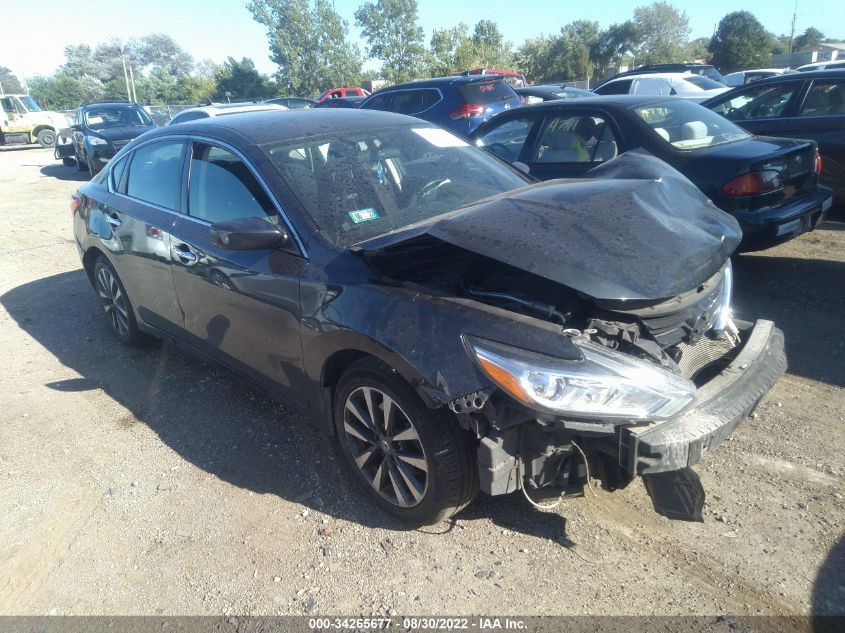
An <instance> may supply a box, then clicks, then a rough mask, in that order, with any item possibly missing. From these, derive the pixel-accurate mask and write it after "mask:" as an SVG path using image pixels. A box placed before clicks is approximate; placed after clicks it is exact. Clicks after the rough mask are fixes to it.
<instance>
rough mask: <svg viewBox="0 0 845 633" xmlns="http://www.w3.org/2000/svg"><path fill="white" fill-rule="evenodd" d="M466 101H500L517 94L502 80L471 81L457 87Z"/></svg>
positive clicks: (483, 103) (484, 102)
mask: <svg viewBox="0 0 845 633" xmlns="http://www.w3.org/2000/svg"><path fill="white" fill-rule="evenodd" d="M458 92H460V93H461V95H462V96H463V98H464V99H466V102H467V103H480V104H481V105H487V104H489V103H501V102H503V101H507V100H509V99H516V98H517V94H516V93H515V92H514V91H513V88H511V87H510V86H509V85H508V84H506V83H505V82H504V81H500V80H496V81H473V82H472V83H468V84H463V85H461V86H459V87H458Z"/></svg>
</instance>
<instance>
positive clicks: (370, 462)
mask: <svg viewBox="0 0 845 633" xmlns="http://www.w3.org/2000/svg"><path fill="white" fill-rule="evenodd" d="M343 428H344V432H345V437H344V440H345V442H346V445H347V447H348V448H349V451H350V453H351V454H352V458H353V459H354V460H355V465H356V466H357V467H358V469H359V470H360V471H361V474H362V475H363V476H364V478H365V479H366V480H367V481H368V482H369V484H370V486H372V488H373V490H375V491H376V492H377V493H378V494H379V495H380V496H381V497H382V498H384V499H386V500H387V501H389V502H390V503H392V504H394V505H397V506H400V507H403V508H409V507H413V506H415V505H417V504H419V503H420V502H421V501H422V500H423V498H424V497H425V494H426V492H427V491H428V460H427V458H426V454H425V450H424V449H423V446H422V442H421V441H420V437H419V435H418V433H417V429H416V428H415V427H414V425H413V423H412V422H411V420H410V418H409V417H408V416H407V415H406V414H405V412H404V411H403V410H402V409H401V407H399V405H398V404H396V402H394V401H393V399H392V398H391V397H390V396H389V395H388V394H386V393H384V392H383V391H381V390H379V389H376V388H375V387H359V388H358V389H356V390H355V391H353V392H352V393H351V394H349V397H348V398H347V399H346V404H345V406H344V409H343Z"/></svg>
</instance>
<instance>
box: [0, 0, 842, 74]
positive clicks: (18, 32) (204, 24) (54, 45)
mask: <svg viewBox="0 0 845 633" xmlns="http://www.w3.org/2000/svg"><path fill="white" fill-rule="evenodd" d="M362 1H363V0H335V5H336V10H337V11H338V13H340V15H341V16H342V17H343V18H344V19H345V20H347V21H348V22H349V28H350V35H351V36H352V38H353V40H355V41H358V42H359V44H360V45H361V48H362V51H363V48H364V46H363V44H364V43H363V41H362V40H361V39H360V35H359V32H358V29H357V28H356V27H355V25H354V22H355V18H354V14H355V10H356V9H357V7H358V6H359V5H360V4H362ZM670 1H671V2H672V4H674V5H675V6H676V7H677V8H679V9H681V10H683V11H685V12H686V13H687V16H688V17H689V22H690V26H691V27H692V34H691V37H692V38H695V37H701V36H710V35H712V34H713V31H714V29H715V26H716V24H717V23H718V22H719V20H720V19H721V18H722V17H723V16H724V15H725V14H727V13H730V12H731V11H736V10H738V9H739V8H742V9H745V10H747V11H750V12H751V13H753V14H754V15H755V16H756V17H757V19H758V20H760V21H761V22H762V23H763V26H764V27H766V29H768V30H769V31H772V32H774V33H775V34H781V33H789V30H790V28H791V22H792V14H793V11H794V10H795V7H796V4H797V19H796V25H795V32H796V34H798V33H801V32H803V31H804V29H806V28H807V27H809V26H815V27H816V28H818V29H820V30H821V31H822V32H823V33H824V34H825V35H826V36H828V37H836V38H842V39H845V11H843V10H842V4H841V0H798V1H797V3H796V0H744V1H743V2H742V3H741V5H739V3H738V2H737V0H706V1H703V0H670ZM418 3H419V16H420V23H421V25H422V27H423V28H424V29H425V32H426V43H428V39H429V38H430V36H431V32H432V30H433V29H435V28H442V27H449V26H454V25H455V24H457V23H458V22H466V23H467V24H469V25H470V26H472V25H473V24H475V23H476V22H477V21H478V20H481V19H490V20H494V21H495V22H497V23H498V25H499V28H500V30H501V31H502V33H503V34H504V36H505V39H506V40H508V41H510V42H513V43H514V44H515V45H517V46H518V45H519V44H521V43H522V42H523V41H524V40H525V39H526V38H528V37H533V36H537V35H540V34H542V33H553V32H557V31H559V30H560V27H562V26H563V25H564V24H567V23H569V22H571V21H573V20H579V19H585V20H593V21H597V22H599V24H600V25H601V26H602V27H607V26H608V25H610V24H613V23H615V22H623V21H625V20H627V19H629V18H631V17H632V15H633V11H634V8H635V7H636V6H639V5H644V4H649V3H650V0H639V1H630V2H621V1H618V0H601V2H575V1H573V0H557V1H554V2H552V1H549V0H546V1H538V0H483V1H482V0H476V1H473V0H464V1H463V2H460V1H458V2H456V1H455V0H418ZM3 4H4V9H3V12H2V13H3V22H4V24H5V28H3V29H2V34H0V66H6V67H8V68H11V69H12V71H13V72H14V73H15V74H16V75H17V76H18V77H19V78H21V79H25V78H27V77H31V76H33V75H37V74H42V75H49V74H51V73H52V72H53V71H55V69H56V68H57V67H58V66H59V65H61V64H62V63H63V62H64V54H63V49H64V47H65V46H66V45H68V44H80V43H86V44H89V45H91V46H92V47H93V46H94V45H96V44H97V43H98V42H102V41H106V40H109V39H111V38H112V37H117V38H120V39H129V38H130V37H138V36H141V35H146V34H148V33H154V32H164V33H168V34H169V35H171V36H173V37H174V38H175V39H176V40H177V41H178V42H179V43H180V44H181V46H182V47H183V48H184V49H185V50H187V51H188V52H189V53H190V54H191V55H193V56H194V58H195V59H197V60H200V59H204V58H209V59H212V60H214V61H216V62H222V61H223V60H225V59H226V57H227V56H230V55H231V56H232V57H235V58H237V59H240V58H241V57H251V58H252V59H253V61H255V65H256V66H257V67H258V69H259V70H260V71H262V72H265V73H267V74H272V73H273V72H274V71H275V65H274V64H273V63H272V62H271V61H270V59H269V50H268V46H267V35H266V31H265V29H264V27H263V26H262V25H260V24H258V23H257V22H255V21H254V20H253V19H252V14H251V13H250V12H249V11H248V10H247V9H246V0H166V1H165V0H141V1H139V0H108V1H104V0H96V1H92V0H77V1H76V2H72V3H68V2H67V1H66V0H61V1H59V0H27V1H17V0H16V1H14V2H12V1H8V2H6V1H4V2H3ZM15 25H18V26H15ZM374 67H377V64H375V63H373V62H370V63H368V64H366V65H365V68H374Z"/></svg>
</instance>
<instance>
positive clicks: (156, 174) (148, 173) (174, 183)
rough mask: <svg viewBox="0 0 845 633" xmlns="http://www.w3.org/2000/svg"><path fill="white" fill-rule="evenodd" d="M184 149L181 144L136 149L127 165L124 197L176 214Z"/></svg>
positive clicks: (160, 144) (162, 142)
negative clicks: (127, 172)
mask: <svg viewBox="0 0 845 633" xmlns="http://www.w3.org/2000/svg"><path fill="white" fill-rule="evenodd" d="M184 148H185V144H184V143H183V142H182V141H161V142H157V143H150V144H148V145H144V146H142V147H139V148H138V149H136V150H135V152H134V154H133V155H132V163H131V164H130V165H129V177H128V179H127V181H126V195H127V196H130V197H132V198H136V199H138V200H141V201H143V202H149V203H150V204H155V205H158V206H160V207H163V208H165V209H171V210H174V211H175V210H178V209H179V196H180V192H181V183H182V152H183V150H184Z"/></svg>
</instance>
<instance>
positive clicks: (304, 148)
mask: <svg viewBox="0 0 845 633" xmlns="http://www.w3.org/2000/svg"><path fill="white" fill-rule="evenodd" d="M262 149H263V150H264V151H265V152H266V153H267V154H268V155H269V157H270V160H271V161H272V163H273V165H274V166H275V167H276V169H277V170H278V172H279V174H280V175H281V176H282V178H284V180H285V181H286V182H287V183H288V185H289V186H290V188H291V189H292V190H293V192H294V194H295V195H296V197H297V198H298V199H299V201H300V203H301V204H302V206H303V207H304V208H305V210H306V211H307V212H308V213H309V214H310V215H311V217H312V218H313V219H314V222H315V223H316V224H317V225H318V226H319V227H320V229H322V231H323V232H324V234H325V235H326V236H327V237H328V238H329V239H330V240H332V241H333V242H334V243H335V244H337V245H339V246H344V247H345V246H350V245H352V244H355V243H358V242H361V241H363V240H366V239H369V238H371V237H375V236H377V235H382V234H384V233H389V232H391V231H396V230H398V229H401V228H404V227H406V226H409V225H411V224H415V223H417V222H421V221H424V220H427V219H429V218H432V217H434V216H436V215H440V214H442V213H446V212H448V211H452V210H453V209H457V208H458V207H462V206H464V205H467V204H470V203H472V202H475V201H477V200H481V199H483V198H487V197H489V196H493V195H496V194H500V193H503V192H505V191H510V190H511V189H516V188H518V187H524V186H525V185H527V184H528V183H529V181H528V179H527V178H525V177H524V176H521V175H520V174H519V173H518V172H516V171H515V170H513V169H511V168H509V167H507V166H506V165H504V164H503V163H501V162H500V161H498V160H497V159H495V158H493V157H492V156H490V155H489V154H487V152H485V151H483V150H480V149H477V148H475V147H473V146H472V145H470V144H469V143H467V142H466V141H465V140H463V139H461V138H459V137H457V136H455V135H454V134H452V133H450V132H447V131H446V130H443V129H440V128H436V127H427V126H426V127H424V126H418V125H415V126H413V127H410V126H408V127H406V126H393V127H388V128H384V129H381V128H379V129H376V128H370V129H364V130H357V131H356V130H352V131H347V130H344V131H343V132H342V134H341V133H335V134H327V135H325V136H318V137H308V138H307V139H302V140H300V141H298V142H293V143H272V144H266V145H263V146H262Z"/></svg>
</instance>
